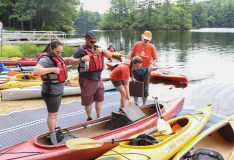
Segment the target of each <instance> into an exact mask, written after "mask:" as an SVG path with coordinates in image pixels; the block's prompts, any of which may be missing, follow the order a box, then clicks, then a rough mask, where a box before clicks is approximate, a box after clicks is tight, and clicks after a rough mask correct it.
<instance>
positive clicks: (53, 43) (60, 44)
mask: <svg viewBox="0 0 234 160" xmlns="http://www.w3.org/2000/svg"><path fill="white" fill-rule="evenodd" d="M57 46H63V44H62V43H61V42H60V41H58V40H53V41H51V42H50V43H49V44H48V45H47V46H46V48H45V50H44V51H43V52H50V47H51V49H52V50H53V49H55V48H57ZM43 52H42V53H43Z"/></svg>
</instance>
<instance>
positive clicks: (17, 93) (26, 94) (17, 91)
mask: <svg viewBox="0 0 234 160" xmlns="http://www.w3.org/2000/svg"><path fill="white" fill-rule="evenodd" d="M103 84H104V88H105V91H106V90H112V89H115V87H114V86H113V84H112V82H111V81H104V82H103ZM1 94H2V100H5V101H14V100H21V99H32V98H40V97H41V86H32V87H23V88H12V89H6V90H1ZM79 94H81V91H80V87H73V86H65V87H64V93H63V96H70V95H79Z"/></svg>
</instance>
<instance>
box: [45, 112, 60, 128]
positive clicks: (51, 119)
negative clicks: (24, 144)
mask: <svg viewBox="0 0 234 160" xmlns="http://www.w3.org/2000/svg"><path fill="white" fill-rule="evenodd" d="M57 116H58V112H56V113H49V112H48V117H47V125H48V128H49V131H53V130H54V129H55V128H56V127H57Z"/></svg>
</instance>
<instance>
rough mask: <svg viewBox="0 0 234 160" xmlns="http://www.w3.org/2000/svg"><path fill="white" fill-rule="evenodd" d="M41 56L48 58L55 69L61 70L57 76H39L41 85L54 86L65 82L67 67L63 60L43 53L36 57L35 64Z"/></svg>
mask: <svg viewBox="0 0 234 160" xmlns="http://www.w3.org/2000/svg"><path fill="white" fill-rule="evenodd" d="M43 56H48V57H50V59H51V60H52V61H53V62H54V63H55V64H56V65H57V68H59V69H61V70H60V72H59V74H55V73H48V74H45V75H41V79H42V81H43V83H49V84H55V83H62V82H65V81H66V79H67V66H66V62H65V61H64V59H63V58H62V57H61V56H55V55H54V54H50V53H48V52H44V53H42V54H41V55H40V56H39V57H38V59H37V62H38V61H39V60H40V58H41V57H43Z"/></svg>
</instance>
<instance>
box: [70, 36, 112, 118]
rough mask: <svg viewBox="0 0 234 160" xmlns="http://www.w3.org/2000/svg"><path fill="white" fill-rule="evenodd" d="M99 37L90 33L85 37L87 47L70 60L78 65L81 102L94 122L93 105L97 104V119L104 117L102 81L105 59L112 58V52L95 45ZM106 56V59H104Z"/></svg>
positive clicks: (83, 46) (74, 54)
mask: <svg viewBox="0 0 234 160" xmlns="http://www.w3.org/2000/svg"><path fill="white" fill-rule="evenodd" d="M97 38H98V37H97V35H96V34H95V33H94V32H88V33H86V35H85V41H86V44H85V45H81V46H80V47H79V48H78V49H77V50H76V51H75V52H74V53H73V56H72V57H71V58H70V60H69V64H71V65H77V64H79V65H78V71H79V83H80V88H81V102H82V105H83V106H85V110H86V113H87V116H88V119H87V121H89V120H92V114H91V113H92V103H93V102H95V108H96V113H97V118H100V117H101V116H102V112H101V111H102V102H103V101H104V85H103V82H102V79H101V74H102V70H103V69H104V67H105V63H104V57H106V58H111V57H112V54H111V53H110V51H108V50H105V49H104V48H100V47H99V46H97V45H95V44H96V41H97ZM103 56H104V57H103Z"/></svg>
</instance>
